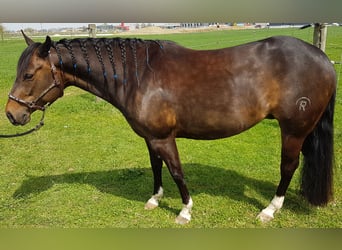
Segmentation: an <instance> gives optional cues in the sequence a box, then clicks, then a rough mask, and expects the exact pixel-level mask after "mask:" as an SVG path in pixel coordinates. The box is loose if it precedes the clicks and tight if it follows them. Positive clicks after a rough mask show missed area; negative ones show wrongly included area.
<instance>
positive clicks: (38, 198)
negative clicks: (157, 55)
mask: <svg viewBox="0 0 342 250" xmlns="http://www.w3.org/2000/svg"><path fill="white" fill-rule="evenodd" d="M272 35H291V36H296V37H299V38H302V39H304V40H306V41H311V39H312V29H306V30H298V29H267V30H241V31H216V32H206V33H191V34H172V35H151V36H139V37H142V38H151V39H167V40H173V41H176V42H178V43H180V44H182V45H185V46H187V47H191V48H196V49H212V48H219V47H227V46H233V45H236V44H241V43H245V42H248V41H252V40H257V39H261V38H264V37H268V36H272ZM24 48H25V44H24V41H23V39H21V38H20V39H17V40H11V41H6V40H5V41H2V42H1V41H0V107H1V110H0V133H13V132H18V131H24V130H25V129H26V128H25V127H24V128H21V127H13V126H11V125H10V124H9V122H8V121H7V118H6V117H5V114H4V112H3V110H4V107H5V103H6V101H7V93H8V92H9V91H10V88H11V86H12V83H13V81H14V79H15V75H16V63H17V60H18V58H19V56H20V54H21V52H22V50H23V49H24ZM341 53H342V30H341V28H338V27H331V28H329V30H328V41H327V54H328V55H329V57H330V58H331V60H334V61H341ZM336 70H337V72H338V73H339V72H340V70H341V67H340V66H339V65H337V66H336ZM308 73H309V72H308ZM339 77H341V75H340V76H339ZM339 86H341V81H340V82H339ZM94 100H95V98H94V97H93V96H92V95H90V94H89V93H86V92H84V91H82V90H79V89H76V88H70V89H67V90H66V92H65V96H64V97H63V98H62V99H60V100H58V101H57V102H56V103H55V104H54V105H53V106H52V107H50V108H49V110H48V112H47V114H46V119H45V123H46V125H45V126H44V127H43V128H42V129H41V130H40V131H38V132H36V133H34V134H31V135H28V136H26V137H21V138H14V139H1V140H0V227H1V228H44V227H47V228H89V227H90V228H106V227H119V228H126V227H127V228H135V227H142V228H150V227H154V228H165V227H166V228H179V227H182V226H179V225H176V224H175V223H174V219H175V217H176V215H177V214H178V212H179V210H180V208H181V200H180V196H179V193H178V190H177V187H176V185H175V184H174V182H173V181H172V179H171V177H170V175H169V173H168V171H167V170H166V168H165V167H164V172H163V179H164V188H165V198H164V199H163V200H162V202H161V204H160V207H159V208H157V209H155V210H153V211H145V210H144V203H145V202H146V201H147V199H148V198H149V197H150V195H151V192H152V187H153V180H152V171H151V170H150V165H149V158H148V153H147V148H146V146H145V143H144V141H143V140H142V139H141V138H139V137H138V136H137V135H136V134H135V133H134V132H133V131H132V130H131V129H130V127H129V126H128V124H127V122H126V121H125V119H124V118H123V116H122V115H121V114H120V113H119V111H117V110H116V109H115V108H114V107H112V106H111V105H110V104H108V103H106V102H95V101H94ZM341 116H342V96H341V93H340V92H339V91H338V93H337V101H336V115H335V117H336V119H335V153H336V168H335V185H334V186H335V200H334V201H333V202H332V203H330V204H329V205H328V206H327V207H324V208H315V207H311V206H309V205H308V204H307V203H305V202H303V201H302V199H301V197H300V196H298V195H297V189H298V183H299V181H298V177H299V171H297V173H296V174H295V176H294V179H293V181H292V183H291V185H290V188H289V190H288V193H287V195H286V199H285V204H284V207H283V209H282V211H281V212H280V213H278V214H276V218H275V219H274V220H273V221H272V222H271V223H269V224H267V225H262V224H260V223H259V222H258V221H257V220H256V219H255V217H256V215H257V214H258V212H259V211H260V210H261V209H262V208H264V207H265V206H266V205H267V204H268V202H269V201H270V199H271V198H272V197H273V195H274V193H275V190H276V187H277V185H278V182H279V178H280V176H279V161H280V133H279V128H278V126H277V123H276V121H271V120H267V121H266V120H265V121H263V122H262V123H260V124H258V125H257V126H255V127H253V128H252V129H250V130H248V131H246V132H244V133H242V134H241V135H238V136H235V137H231V138H227V139H222V140H215V141H195V140H187V139H178V140H177V142H178V147H179V152H180V156H181V160H182V163H183V167H184V172H185V176H186V181H187V183H188V187H189V190H190V192H191V195H192V197H193V200H194V209H193V218H192V221H191V223H190V224H188V225H186V226H183V227H185V228H215V227H219V228H228V227H341V226H342V203H341V201H342V178H341V161H342V117H341ZM39 118H40V114H39V112H37V113H35V114H34V115H33V121H32V122H31V124H30V125H27V126H26V127H29V126H33V124H35V123H36V122H37V121H39Z"/></svg>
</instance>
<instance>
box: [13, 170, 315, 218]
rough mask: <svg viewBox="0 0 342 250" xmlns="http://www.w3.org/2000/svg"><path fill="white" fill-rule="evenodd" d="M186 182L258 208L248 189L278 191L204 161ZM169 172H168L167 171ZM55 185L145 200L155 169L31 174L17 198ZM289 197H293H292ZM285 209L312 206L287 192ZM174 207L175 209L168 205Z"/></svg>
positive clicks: (173, 191) (170, 186) (172, 189)
mask: <svg viewBox="0 0 342 250" xmlns="http://www.w3.org/2000/svg"><path fill="white" fill-rule="evenodd" d="M183 167H184V171H185V174H186V181H187V184H188V188H189V191H190V194H191V195H192V196H193V197H195V196H196V195H198V194H201V193H205V194H209V195H212V196H224V197H229V198H230V199H233V200H235V201H241V202H245V203H247V204H250V205H252V206H255V207H256V208H257V209H262V208H264V207H265V205H267V204H263V203H261V201H259V200H258V199H257V198H253V197H250V196H247V195H246V194H245V193H246V192H245V191H246V189H247V188H248V189H252V190H253V192H256V193H258V194H260V195H261V196H262V197H264V198H265V199H266V200H268V201H269V200H270V199H271V198H272V197H273V195H274V193H275V190H276V187H277V186H276V185H275V184H274V183H271V182H269V181H264V180H257V179H253V178H250V177H246V176H243V175H241V174H240V173H238V172H236V171H234V170H227V169H223V168H219V167H213V166H206V165H201V164H184V166H183ZM165 172H166V173H165ZM167 175H168V173H167V171H165V169H164V173H163V178H164V188H165V187H167V188H165V189H167V193H166V194H165V195H166V196H168V197H172V198H179V199H180V195H179V192H178V190H177V187H176V185H175V184H174V183H173V181H172V179H171V177H170V176H167ZM55 184H88V185H92V186H94V187H96V188H97V189H98V190H99V191H100V192H103V193H109V194H112V195H115V196H119V197H124V198H126V199H128V200H136V201H140V202H145V201H146V200H147V199H148V198H149V196H150V195H151V191H152V187H153V177H152V171H151V170H150V169H148V168H127V169H116V170H109V171H96V172H81V173H65V174H60V175H47V176H38V177H36V176H28V178H27V179H26V180H24V181H23V183H22V184H21V186H20V187H19V188H18V189H17V190H16V191H15V192H14V194H13V197H14V198H15V199H29V198H30V197H31V196H33V195H36V194H39V193H41V192H44V191H46V190H48V189H49V188H51V187H53V185H55ZM289 197H290V198H289ZM286 204H287V205H286V208H287V209H290V210H293V211H294V212H297V213H298V212H299V213H305V214H307V213H309V211H310V206H309V205H308V204H307V203H305V202H303V200H302V199H301V197H300V196H298V195H297V192H296V191H295V190H292V189H289V190H288V192H287V202H286ZM169 209H170V210H173V209H172V208H169Z"/></svg>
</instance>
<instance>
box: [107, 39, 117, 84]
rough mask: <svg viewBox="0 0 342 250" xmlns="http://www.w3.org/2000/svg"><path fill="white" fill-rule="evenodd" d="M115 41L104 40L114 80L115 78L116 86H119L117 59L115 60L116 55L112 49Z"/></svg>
mask: <svg viewBox="0 0 342 250" xmlns="http://www.w3.org/2000/svg"><path fill="white" fill-rule="evenodd" d="M113 41H114V40H113V39H106V40H104V43H105V46H106V50H107V53H108V57H109V61H110V64H111V65H112V70H113V78H114V81H115V84H117V78H118V76H117V74H116V67H115V58H114V53H113V48H112V44H113Z"/></svg>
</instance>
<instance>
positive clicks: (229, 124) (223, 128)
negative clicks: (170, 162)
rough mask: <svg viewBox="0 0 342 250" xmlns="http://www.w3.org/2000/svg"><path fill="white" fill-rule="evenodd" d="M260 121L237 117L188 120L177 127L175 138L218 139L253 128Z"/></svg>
mask: <svg viewBox="0 0 342 250" xmlns="http://www.w3.org/2000/svg"><path fill="white" fill-rule="evenodd" d="M260 120H261V119H255V118H253V119H246V118H243V119H241V118H237V117H224V116H220V117H219V118H218V117H207V119H203V117H201V118H200V119H196V117H193V119H189V120H188V122H186V123H185V124H183V126H179V130H178V131H177V137H184V138H191V139H202V140H211V139H220V138H225V137H229V136H233V135H236V134H239V133H241V132H243V131H245V130H247V129H249V128H250V127H252V126H254V125H255V124H256V123H258V122H259V121H260Z"/></svg>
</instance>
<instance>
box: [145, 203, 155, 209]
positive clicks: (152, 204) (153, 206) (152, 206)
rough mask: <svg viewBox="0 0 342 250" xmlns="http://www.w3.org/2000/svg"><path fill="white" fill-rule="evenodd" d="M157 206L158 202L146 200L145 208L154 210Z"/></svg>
mask: <svg viewBox="0 0 342 250" xmlns="http://www.w3.org/2000/svg"><path fill="white" fill-rule="evenodd" d="M156 207H158V204H156V203H153V202H149V201H148V202H146V204H145V209H146V210H152V209H155V208H156Z"/></svg>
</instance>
